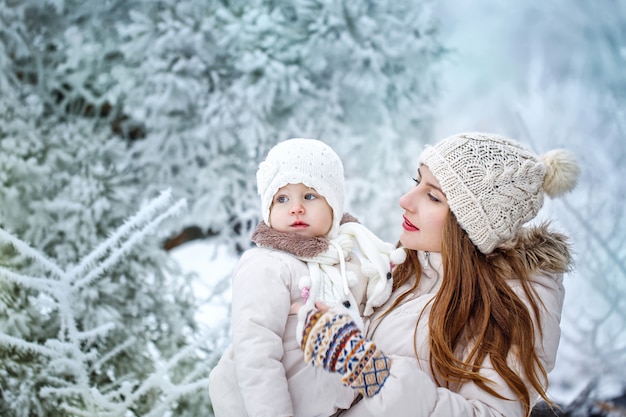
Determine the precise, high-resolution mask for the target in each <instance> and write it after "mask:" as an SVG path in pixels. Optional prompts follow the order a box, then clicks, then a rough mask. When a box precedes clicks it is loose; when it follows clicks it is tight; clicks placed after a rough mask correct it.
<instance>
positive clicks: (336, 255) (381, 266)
mask: <svg viewBox="0 0 626 417" xmlns="http://www.w3.org/2000/svg"><path fill="white" fill-rule="evenodd" d="M355 243H356V244H357V247H358V252H354V253H355V254H357V255H358V256H359V258H360V261H361V273H362V274H363V275H365V277H366V278H367V290H366V295H367V301H366V304H365V310H364V311H363V314H364V315H365V316H369V315H370V314H372V312H373V311H374V307H378V306H380V305H382V304H383V303H384V302H385V301H387V299H388V298H389V296H390V295H391V287H392V280H391V279H390V278H391V268H392V266H393V265H397V264H400V263H402V262H404V260H405V258H406V254H405V252H404V250H403V249H401V248H398V249H396V248H395V247H394V245H392V244H390V243H387V242H384V241H382V240H381V239H380V238H378V237H377V236H376V235H375V234H374V233H372V232H371V231H370V230H369V229H367V228H366V227H365V226H363V225H361V224H360V223H356V222H347V223H343V224H342V225H341V226H340V227H339V233H338V235H337V237H335V238H333V239H329V247H328V249H327V250H326V251H325V252H322V253H320V254H319V255H317V256H314V257H312V258H307V257H298V258H299V259H301V260H302V261H304V262H306V263H307V266H308V268H309V276H308V277H302V279H301V281H300V288H301V289H302V290H303V294H302V295H303V298H304V299H305V300H306V301H305V303H306V304H305V305H306V306H308V307H311V306H313V305H314V304H315V301H317V300H320V301H323V302H324V303H326V304H328V305H331V306H332V305H338V304H341V305H343V306H344V307H346V308H347V309H348V310H349V311H350V313H351V315H352V316H353V317H355V316H356V317H358V316H359V314H358V313H359V310H358V308H359V305H358V303H357V301H356V300H355V299H354V296H353V295H352V293H351V292H350V288H351V287H352V286H354V285H355V284H356V283H357V277H355V276H354V275H353V273H351V272H350V271H346V257H348V256H349V254H350V253H351V252H353V249H354V246H355ZM361 327H362V326H361Z"/></svg>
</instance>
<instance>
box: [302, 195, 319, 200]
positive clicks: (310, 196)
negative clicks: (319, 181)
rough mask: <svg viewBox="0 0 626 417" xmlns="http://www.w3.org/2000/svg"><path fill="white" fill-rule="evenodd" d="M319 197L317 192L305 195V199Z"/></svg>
mask: <svg viewBox="0 0 626 417" xmlns="http://www.w3.org/2000/svg"><path fill="white" fill-rule="evenodd" d="M316 198H317V196H316V195H315V194H306V195H305V196H304V199H305V200H315V199H316Z"/></svg>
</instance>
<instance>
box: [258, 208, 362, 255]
mask: <svg viewBox="0 0 626 417" xmlns="http://www.w3.org/2000/svg"><path fill="white" fill-rule="evenodd" d="M348 222H355V223H359V221H358V220H357V219H356V218H355V217H353V216H352V215H350V214H348V213H345V214H344V215H343V217H342V218H341V224H344V223H348ZM252 241H253V242H254V243H256V244H257V245H258V246H261V247H264V248H272V249H278V250H281V251H283V252H287V253H291V254H292V255H295V256H298V257H300V258H313V257H315V256H317V255H319V254H320V253H323V252H325V251H326V250H327V249H328V245H329V244H328V239H327V238H326V237H307V236H302V235H299V234H297V233H286V232H279V231H278V230H274V229H272V228H270V227H269V226H268V225H266V224H265V222H263V221H261V222H260V223H259V225H258V226H257V228H256V230H255V231H254V233H252Z"/></svg>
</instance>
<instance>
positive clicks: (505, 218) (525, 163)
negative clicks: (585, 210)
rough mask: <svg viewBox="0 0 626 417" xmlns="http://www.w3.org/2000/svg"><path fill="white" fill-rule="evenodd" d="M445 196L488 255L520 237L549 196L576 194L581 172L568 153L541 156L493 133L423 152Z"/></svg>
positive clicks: (459, 138) (452, 140)
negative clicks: (575, 188) (523, 228)
mask: <svg viewBox="0 0 626 417" xmlns="http://www.w3.org/2000/svg"><path fill="white" fill-rule="evenodd" d="M419 162H420V164H424V165H426V166H427V167H428V168H429V169H430V171H431V172H432V174H433V175H434V176H435V178H437V180H438V181H439V184H440V185H441V188H442V190H443V192H444V193H445V194H446V198H447V200H448V205H449V206H450V210H451V211H452V212H453V213H454V215H455V217H456V219H457V221H458V222H459V224H460V225H461V227H462V228H463V230H465V232H466V233H467V234H468V236H469V238H470V239H471V240H472V242H473V243H474V245H476V246H477V247H478V249H479V250H480V251H481V252H482V253H485V254H488V253H491V252H493V250H494V249H495V248H497V247H498V246H499V245H501V244H503V243H505V242H507V241H509V240H511V239H512V238H514V237H515V236H516V235H517V232H518V231H519V229H520V227H521V226H522V225H523V224H524V223H526V222H528V221H530V220H531V219H533V218H534V217H535V216H536V215H537V212H538V211H539V209H540V208H541V206H542V205H543V195H544V192H545V193H546V194H547V195H548V196H550V197H558V196H560V195H562V194H565V193H567V192H568V191H570V190H572V189H573V188H574V186H575V185H576V181H577V180H578V175H579V173H580V168H579V166H578V164H577V163H576V160H575V158H574V156H573V154H571V153H570V152H569V151H566V150H564V149H556V150H553V151H550V152H548V153H546V154H544V155H541V156H537V155H535V154H534V153H532V152H531V151H529V150H528V149H526V148H524V147H523V146H522V145H520V144H519V143H517V142H515V141H513V140H511V139H508V138H504V137H502V136H497V135H493V134H489V133H461V134H458V135H454V136H451V137H448V138H446V139H444V140H442V141H441V142H439V143H437V144H436V145H434V146H427V147H426V149H425V150H424V151H423V152H422V154H421V156H420V159H419Z"/></svg>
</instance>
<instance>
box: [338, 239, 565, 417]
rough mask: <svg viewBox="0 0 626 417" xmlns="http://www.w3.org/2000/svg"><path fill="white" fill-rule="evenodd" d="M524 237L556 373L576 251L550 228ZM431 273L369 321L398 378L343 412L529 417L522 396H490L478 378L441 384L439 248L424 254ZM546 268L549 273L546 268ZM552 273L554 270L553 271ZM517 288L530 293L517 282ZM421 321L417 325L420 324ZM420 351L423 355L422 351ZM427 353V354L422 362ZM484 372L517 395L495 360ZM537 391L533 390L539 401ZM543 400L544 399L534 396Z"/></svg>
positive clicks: (541, 348)
mask: <svg viewBox="0 0 626 417" xmlns="http://www.w3.org/2000/svg"><path fill="white" fill-rule="evenodd" d="M529 230H530V231H529V232H528V233H527V234H526V235H525V236H524V238H523V239H521V240H520V243H519V244H518V246H519V251H520V256H524V257H525V259H526V260H527V265H528V267H529V268H530V270H531V272H532V273H533V279H532V286H533V287H534V289H535V290H536V291H537V294H538V295H539V297H540V299H541V302H542V303H543V308H542V309H541V312H540V314H541V317H540V320H541V324H542V330H543V339H540V338H539V337H540V336H539V333H538V332H536V333H537V340H536V345H537V346H538V348H537V349H538V350H537V352H538V355H539V357H540V360H541V362H542V364H543V366H544V367H545V369H546V371H547V372H549V371H550V370H552V368H553V367H554V362H555V359H556V352H557V347H558V344H559V337H560V328H559V322H560V318H561V309H562V306H563V297H564V288H563V285H562V273H563V272H566V271H567V270H568V269H569V266H570V265H569V264H570V262H571V261H570V255H569V248H568V245H567V244H566V243H565V238H564V237H563V236H562V235H559V234H553V233H551V232H548V231H547V229H546V228H545V227H537V228H532V229H529ZM419 257H420V260H421V263H422V266H423V275H422V278H421V282H420V285H419V287H418V291H417V293H416V294H415V296H411V297H410V298H409V299H405V301H403V303H402V304H401V305H399V306H398V307H396V308H395V309H394V310H393V311H391V312H390V313H389V314H387V315H386V316H384V317H382V313H383V312H384V311H386V307H388V306H390V305H392V304H393V302H394V300H395V299H397V298H398V297H399V296H400V294H402V293H404V292H406V291H407V290H408V289H409V288H410V287H411V285H412V284H413V283H411V282H410V283H407V284H406V285H405V286H404V287H401V288H398V289H397V290H396V291H395V292H394V294H393V295H392V297H391V298H390V299H389V300H388V301H387V303H386V305H384V306H382V307H381V308H380V309H378V310H377V311H376V312H375V313H374V314H373V315H372V318H371V320H370V321H369V323H368V338H370V339H371V340H373V341H374V342H375V343H376V345H377V347H378V348H379V349H380V350H382V352H384V353H385V355H387V356H388V357H389V358H391V369H390V376H389V377H388V379H387V381H386V382H385V385H384V386H383V387H382V389H381V390H380V392H379V393H378V394H377V395H375V396H374V397H371V398H366V399H362V400H360V401H359V402H358V403H356V404H355V405H353V406H352V408H351V409H349V410H347V411H343V412H339V413H338V414H337V415H341V416H343V417H368V416H372V417H374V416H375V417H381V416H393V417H422V416H429V417H451V416H455V417H464V416H467V417H469V416H474V417H477V416H480V417H487V416H489V417H496V416H498V417H502V416H506V417H521V416H523V414H524V412H523V409H522V406H521V404H520V402H519V401H513V400H503V399H499V398H496V397H493V396H491V395H489V394H488V393H487V392H485V391H483V390H481V389H480V388H478V387H477V386H476V385H475V384H473V383H466V384H463V385H460V386H456V387H452V388H443V387H441V386H439V385H438V384H437V383H436V381H435V380H434V378H433V375H432V372H431V370H430V367H429V361H428V358H429V355H430V351H429V346H428V338H427V335H428V330H427V326H428V314H429V310H430V308H429V302H430V301H431V300H432V299H433V297H434V295H435V294H436V292H437V290H438V288H439V287H440V284H441V276H442V268H441V255H440V254H439V253H430V254H427V253H420V254H419ZM542 271H543V272H542ZM546 271H551V272H546ZM510 285H511V286H512V287H513V288H516V289H519V291H517V293H518V294H519V295H521V296H522V297H523V291H522V289H521V287H520V283H519V281H517V280H514V279H513V280H511V281H510ZM420 315H421V319H420V320H419V325H418V326H417V329H416V326H415V325H416V323H417V322H418V319H419V318H420ZM415 348H417V356H416V354H415ZM418 358H419V359H418ZM482 374H483V375H484V376H485V377H487V378H489V379H491V380H492V381H494V382H495V384H496V386H495V387H494V389H495V390H496V391H497V392H499V393H501V394H502V395H503V396H504V397H506V398H514V395H513V393H512V392H511V390H510V389H509V388H508V386H507V385H506V383H505V382H504V381H503V380H502V378H500V377H499V376H498V374H497V373H496V372H495V371H494V370H493V369H492V367H491V366H490V363H489V361H488V360H487V361H486V363H485V364H484V368H483V371H482ZM532 397H533V396H532V395H531V398H532ZM533 400H534V401H536V399H533Z"/></svg>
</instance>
